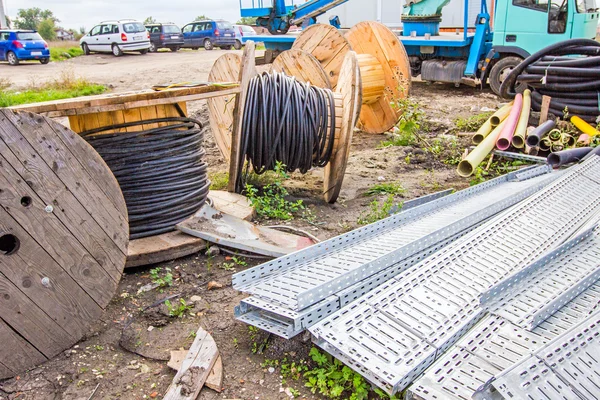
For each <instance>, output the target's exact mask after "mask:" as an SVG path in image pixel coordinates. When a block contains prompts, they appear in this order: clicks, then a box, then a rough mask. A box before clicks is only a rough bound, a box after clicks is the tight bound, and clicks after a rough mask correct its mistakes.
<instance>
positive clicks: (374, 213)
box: [357, 194, 402, 225]
mask: <svg viewBox="0 0 600 400" xmlns="http://www.w3.org/2000/svg"><path fill="white" fill-rule="evenodd" d="M393 206H394V195H393V194H390V195H388V197H387V198H386V199H385V200H384V201H383V203H379V201H377V200H373V201H372V202H371V203H370V204H369V210H368V211H365V212H362V213H361V214H360V215H359V217H358V220H357V222H358V223H359V224H360V225H367V224H372V223H373V222H377V221H379V220H380V219H383V218H387V217H389V216H390V210H391V209H392V207H393ZM399 206H400V207H401V206H402V205H401V204H399Z"/></svg>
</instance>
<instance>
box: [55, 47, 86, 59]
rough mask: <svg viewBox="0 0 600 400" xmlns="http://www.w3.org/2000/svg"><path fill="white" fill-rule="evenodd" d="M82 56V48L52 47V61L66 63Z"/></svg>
mask: <svg viewBox="0 0 600 400" xmlns="http://www.w3.org/2000/svg"><path fill="white" fill-rule="evenodd" d="M82 55H83V50H81V47H50V60H51V61H64V60H68V59H71V58H73V57H79V56H82Z"/></svg>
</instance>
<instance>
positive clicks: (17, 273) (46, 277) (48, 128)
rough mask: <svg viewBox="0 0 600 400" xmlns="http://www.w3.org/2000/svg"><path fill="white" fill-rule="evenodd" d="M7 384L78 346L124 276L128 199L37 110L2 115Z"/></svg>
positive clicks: (94, 158) (90, 154)
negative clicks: (122, 275)
mask: <svg viewBox="0 0 600 400" xmlns="http://www.w3.org/2000/svg"><path fill="white" fill-rule="evenodd" d="M0 164H1V165H2V168H1V169H0V175H2V176H1V177H0V214H1V216H0V343H2V345H1V346H0V379H3V378H7V377H11V376H14V375H16V374H18V373H20V372H22V371H24V370H25V369H28V368H32V367H34V366H36V365H38V364H40V363H42V362H44V361H46V360H48V359H49V358H51V357H54V356H56V355H57V354H60V353H61V352H62V351H64V350H65V349H67V348H69V347H71V346H72V345H73V344H75V343H77V342H78V341H79V340H80V339H81V338H82V337H83V336H84V334H86V333H88V331H89V328H90V326H91V325H92V323H95V322H97V321H98V319H99V318H100V316H101V315H102V312H103V311H104V309H105V307H106V306H107V305H108V303H109V302H110V300H111V299H112V297H113V295H114V294H115V292H116V290H117V285H118V283H119V280H120V279H121V274H122V272H123V267H124V265H125V258H126V255H127V243H128V238H129V228H128V220H127V209H126V206H125V200H124V199H123V195H122V193H121V190H120V188H119V185H118V183H117V181H116V179H115V178H114V176H113V175H112V173H111V172H110V169H109V168H108V166H107V165H106V164H105V163H104V161H103V160H102V158H100V156H99V155H98V153H96V151H94V149H93V148H92V147H91V146H89V145H88V144H87V143H86V142H85V141H84V140H83V139H81V138H80V137H79V136H78V135H77V134H76V133H74V132H73V131H71V130H69V129H68V128H66V127H64V126H62V125H60V124H58V123H56V122H54V121H52V120H50V119H48V118H46V117H42V116H40V115H37V114H32V113H29V112H21V113H16V112H14V111H11V110H8V109H0Z"/></svg>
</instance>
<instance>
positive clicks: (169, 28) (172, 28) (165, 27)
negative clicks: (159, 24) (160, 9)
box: [163, 25, 181, 33]
mask: <svg viewBox="0 0 600 400" xmlns="http://www.w3.org/2000/svg"><path fill="white" fill-rule="evenodd" d="M163 30H164V32H165V33H180V32H181V30H180V29H179V27H177V26H175V25H163Z"/></svg>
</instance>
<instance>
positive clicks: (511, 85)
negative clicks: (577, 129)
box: [500, 39, 600, 122]
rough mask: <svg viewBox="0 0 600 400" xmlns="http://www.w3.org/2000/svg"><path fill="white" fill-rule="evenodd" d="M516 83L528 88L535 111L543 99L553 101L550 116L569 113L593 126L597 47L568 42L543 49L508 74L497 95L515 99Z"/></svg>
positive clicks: (599, 95) (599, 79)
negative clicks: (521, 83) (549, 97)
mask: <svg viewBox="0 0 600 400" xmlns="http://www.w3.org/2000/svg"><path fill="white" fill-rule="evenodd" d="M565 55H570V56H571V57H565ZM519 82H525V83H527V85H528V86H529V87H530V88H531V90H532V93H531V104H532V107H533V109H534V110H536V111H540V109H541V106H542V96H543V95H547V96H551V97H552V100H551V101H550V112H552V113H553V114H555V115H559V116H562V115H563V112H564V111H566V110H568V113H569V115H577V116H579V117H581V118H582V119H583V120H585V121H588V122H595V121H596V118H597V117H598V115H600V108H599V106H600V104H599V101H600V43H598V42H596V41H594V40H591V39H570V40H565V41H563V42H559V43H555V44H553V45H550V46H548V47H545V48H543V49H542V50H540V51H538V52H537V53H535V54H532V55H531V56H530V57H528V58H527V59H525V60H524V61H523V62H522V63H520V64H519V65H518V66H517V67H516V68H514V69H513V70H512V71H511V73H510V74H509V75H508V76H507V77H506V79H505V80H504V82H502V86H501V87H500V95H501V96H502V97H504V98H512V97H514V95H515V86H516V84H517V83H519Z"/></svg>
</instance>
